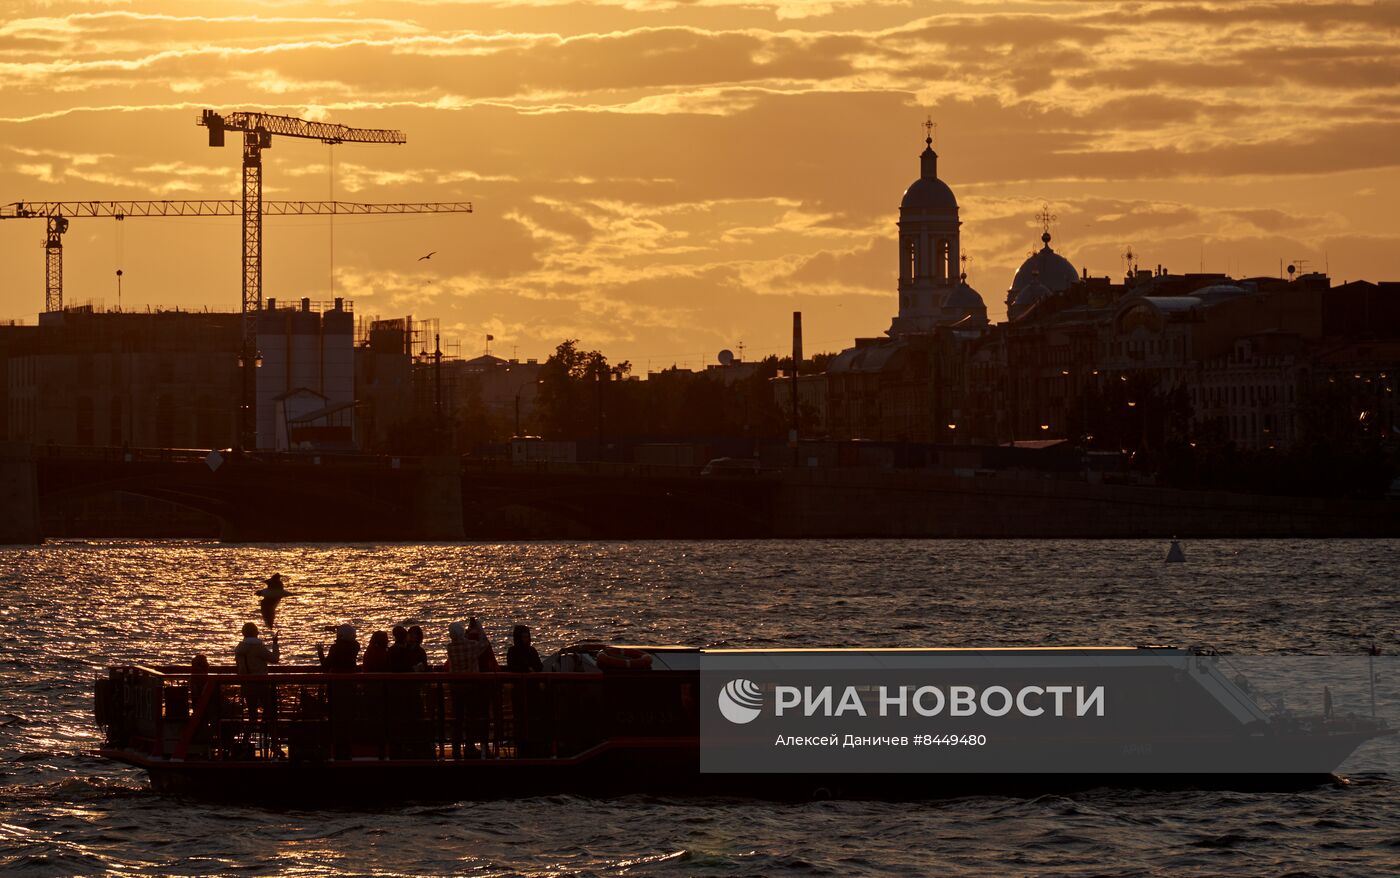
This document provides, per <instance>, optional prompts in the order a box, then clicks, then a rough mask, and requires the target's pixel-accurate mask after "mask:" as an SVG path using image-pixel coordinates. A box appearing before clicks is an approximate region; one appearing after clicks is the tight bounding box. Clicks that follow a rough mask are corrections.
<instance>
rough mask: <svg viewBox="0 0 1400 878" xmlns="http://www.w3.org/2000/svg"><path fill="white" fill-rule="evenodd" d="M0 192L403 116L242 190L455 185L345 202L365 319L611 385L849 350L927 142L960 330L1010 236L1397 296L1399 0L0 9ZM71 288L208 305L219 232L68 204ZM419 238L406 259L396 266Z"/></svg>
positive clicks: (887, 286) (297, 292) (136, 2)
mask: <svg viewBox="0 0 1400 878" xmlns="http://www.w3.org/2000/svg"><path fill="white" fill-rule="evenodd" d="M0 10H3V14H2V15H0V203H9V202H13V201H19V200H26V201H39V200H110V199H131V198H152V199H164V198H236V197H237V196H238V191H239V188H238V187H239V161H240V157H239V156H240V154H239V147H238V144H239V141H238V140H237V139H236V138H235V137H232V136H231V137H230V138H229V145H228V146H227V147H225V148H224V149H222V150H215V149H210V148H209V147H208V146H207V143H206V137H205V132H204V130H203V129H201V128H198V127H196V125H195V118H196V116H197V115H198V113H199V111H200V110H201V109H203V108H205V107H209V108H213V109H217V110H220V111H230V110H236V109H261V110H265V111H267V112H274V113H283V114H288V115H298V116H304V117H308V118H317V119H326V120H330V121H335V122H340V123H343V124H347V125H352V126H359V127H384V128H398V129H402V130H403V131H405V132H406V133H407V135H408V144H407V145H404V146H362V145H343V146H338V147H334V148H332V147H328V146H326V145H324V144H320V143H317V142H315V141H299V140H293V139H287V138H281V139H278V140H276V141H275V142H274V144H273V148H272V149H271V150H270V151H269V152H267V153H266V154H265V160H266V168H267V170H266V181H267V182H266V190H265V197H267V198H269V199H325V198H328V197H329V196H330V194H331V178H330V161H331V157H332V155H333V156H334V165H335V186H334V194H335V196H336V197H337V198H339V199H342V200H359V201H445V200H459V199H461V200H471V201H473V202H474V203H475V206H476V213H475V214H473V215H469V216H439V217H403V218H391V219H375V220H354V219H341V220H338V221H337V222H336V224H335V235H334V240H335V258H334V284H335V288H336V291H337V293H338V294H340V295H344V296H346V297H348V298H350V299H353V300H354V307H355V311H356V312H357V313H358V314H359V315H361V316H365V317H370V316H382V317H391V316H402V315H405V314H413V315H415V316H418V317H438V318H440V319H441V321H442V327H443V334H444V336H445V337H447V338H450V339H453V340H455V341H457V342H460V344H461V352H462V353H463V354H464V355H474V354H476V353H479V352H480V350H481V347H482V343H483V337H484V336H485V335H486V334H487V333H490V334H492V335H494V336H495V338H496V341H495V342H494V343H493V345H492V348H493V352H495V353H499V354H502V355H504V356H510V355H511V353H512V351H514V350H518V353H519V356H521V357H544V356H547V355H548V353H549V352H550V351H551V350H552V349H553V348H554V346H555V345H556V344H557V343H558V342H559V341H560V340H561V339H563V338H565V337H577V338H579V339H581V341H582V344H583V345H585V346H587V347H590V348H593V347H596V348H601V349H603V350H604V351H605V352H607V353H608V354H609V356H610V357H612V358H614V359H624V358H625V359H630V360H631V361H632V363H633V365H634V368H635V369H636V371H639V372H644V371H646V369H647V367H648V366H649V367H650V368H652V369H659V368H662V367H665V366H670V365H672V364H678V365H688V366H689V367H691V368H697V367H700V366H702V365H703V364H706V363H712V362H714V355H715V353H716V352H717V351H719V350H720V349H721V348H733V349H735V350H736V351H737V349H738V346H739V344H740V343H741V342H742V343H743V344H744V346H745V352H746V355H747V357H748V358H754V357H756V356H759V355H762V354H766V353H774V352H778V351H780V350H781V349H782V348H783V347H784V346H785V345H786V344H787V343H788V335H789V326H790V317H789V314H790V312H791V311H793V310H801V311H803V312H804V322H805V324H806V329H807V350H808V351H809V352H812V351H818V350H839V349H841V348H842V347H845V346H848V345H849V344H850V341H851V339H852V338H853V337H855V336H869V335H878V334H880V333H882V332H883V331H884V330H885V329H886V328H888V326H889V321H890V317H891V316H892V315H893V314H894V312H895V311H896V309H897V297H896V292H895V274H896V267H897V266H896V261H895V259H896V256H895V245H894V229H895V226H894V223H895V220H896V218H897V208H898V205H899V200H900V196H901V195H902V193H903V191H904V189H905V187H906V186H908V185H909V183H910V182H911V181H912V180H913V179H914V178H915V177H916V176H917V175H918V166H919V165H918V153H919V150H920V149H922V147H923V143H922V138H923V136H924V131H923V128H922V122H923V120H924V118H925V115H926V114H931V115H932V117H933V119H934V120H935V121H936V122H937V123H938V133H937V144H936V146H937V149H938V152H939V155H940V161H939V171H940V175H941V176H942V177H943V178H944V179H945V180H946V181H948V183H949V185H951V186H952V188H953V190H954V192H955V193H956V194H957V197H958V200H959V203H960V205H961V209H962V219H963V222H964V226H963V237H962V241H963V246H964V249H965V250H966V251H967V253H968V254H969V256H970V258H971V264H970V268H969V272H970V277H969V281H970V283H971V284H972V285H973V286H974V287H975V288H976V289H977V290H978V291H979V292H981V294H982V296H983V298H984V299H985V300H986V302H987V305H988V310H989V313H990V316H991V318H992V319H993V320H994V321H995V320H1002V319H1004V317H1005V306H1004V304H1003V300H1004V298H1005V294H1006V287H1007V285H1008V284H1009V283H1010V280H1011V277H1012V274H1013V273H1014V271H1015V268H1016V266H1017V265H1018V264H1019V262H1020V261H1021V260H1022V259H1023V258H1024V257H1025V256H1026V254H1027V253H1028V251H1029V250H1030V249H1031V248H1032V247H1033V246H1038V245H1039V242H1038V240H1037V238H1038V236H1039V234H1040V227H1039V225H1038V223H1037V222H1036V219H1035V214H1036V213H1037V211H1038V210H1039V208H1040V205H1041V203H1042V202H1048V203H1049V204H1050V206H1051V210H1052V212H1053V213H1054V214H1055V215H1056V216H1057V217H1058V219H1057V221H1056V223H1055V225H1054V229H1053V232H1054V235H1055V241H1054V244H1055V247H1056V249H1057V250H1059V251H1060V252H1062V253H1063V254H1065V255H1066V256H1067V257H1068V258H1069V259H1070V260H1071V261H1072V262H1073V263H1074V264H1075V265H1076V266H1083V267H1086V268H1088V270H1089V272H1090V273H1091V274H1095V275H1113V276H1115V277H1118V276H1121V274H1122V272H1123V259H1122V256H1121V254H1122V253H1123V252H1124V251H1125V250H1126V249H1128V248H1130V247H1131V249H1132V250H1133V251H1134V252H1135V253H1138V254H1140V255H1139V258H1140V261H1141V263H1142V264H1144V265H1151V266H1156V265H1157V264H1163V265H1165V266H1166V267H1167V268H1169V269H1171V270H1173V271H1195V270H1197V269H1198V267H1200V266H1202V265H1203V266H1204V268H1205V269H1206V270H1207V271H1229V272H1230V273H1232V274H1237V275H1238V274H1270V275H1274V274H1277V273H1278V271H1279V262H1280V260H1281V259H1282V260H1284V261H1285V262H1288V261H1294V260H1297V259H1304V260H1308V262H1307V268H1308V269H1310V270H1311V269H1314V268H1316V269H1318V270H1321V269H1323V268H1324V266H1327V267H1329V268H1330V271H1331V274H1332V275H1333V276H1334V277H1335V278H1336V279H1337V280H1338V281H1341V280H1347V279H1358V278H1365V279H1370V280H1400V214H1398V213H1397V204H1398V203H1400V168H1398V167H1397V166H1400V3H1395V2H1381V3H1375V4H1372V3H1316V4H1309V3H1256V2H1247V0H1242V2H1223V3H1172V2H1163V3H1131V2H1125V3H1087V2H1014V0H1013V2H983V0H964V2H939V3H934V2H880V0H875V2H859V0H827V2H821V0H816V2H805V0H696V2H678V0H615V2H600V0H590V2H567V0H533V2H518V3H511V2H505V0H500V2H473V0H458V2H427V0H418V2H415V0H400V2H393V0H379V2H354V0H340V2H322V3H303V2H291V0H287V2H280V0H263V2H191V0H182V2H161V0H155V2H141V0H133V2H121V0H108V2H102V0H92V2H58V0H53V2H15V0H0ZM43 231H44V230H43V224H42V222H38V221H33V220H10V221H4V222H0V260H3V265H4V267H5V270H4V273H3V275H0V318H4V319H23V320H25V321H26V322H30V323H32V322H34V321H35V319H36V318H35V315H36V313H37V312H38V311H39V310H41V309H42V307H43V289H44V274H43V266H44V260H43V251H42V248H41V245H42V240H43ZM65 244H66V249H65V256H66V260H65V263H66V284H65V292H66V296H67V299H68V301H69V302H74V303H82V302H86V301H93V302H100V303H103V304H105V305H107V306H114V305H116V303H117V297H116V286H115V276H114V272H115V269H117V268H118V267H120V268H122V269H123V270H124V272H125V277H124V289H123V297H122V304H123V305H124V306H125V307H127V308H138V307H139V308H145V307H147V306H165V307H174V306H179V307H182V308H196V307H210V308H218V309H230V310H236V309H237V307H238V302H239V254H240V233H239V228H238V221H237V220H236V219H235V218H224V219H174V220H172V219H133V220H128V221H126V222H124V223H121V224H120V225H119V224H118V223H116V222H115V221H113V220H105V219H104V220H97V219H88V220H74V221H73V227H72V230H71V231H70V232H69V233H68V235H67V236H66V238H65ZM265 247H266V263H265V275H264V290H265V294H266V295H269V296H277V297H279V298H286V299H290V298H299V297H301V296H310V297H311V298H313V299H318V300H319V299H325V298H328V297H329V296H330V295H331V292H330V290H331V271H332V269H331V254H330V250H331V245H330V234H329V229H328V224H327V220H326V219H324V218H295V219H270V220H268V222H267V231H266V244H265ZM430 250H436V251H437V255H436V256H435V257H434V258H433V259H432V260H431V261H428V262H420V261H418V257H419V256H420V255H422V254H424V253H427V252H428V251H430Z"/></svg>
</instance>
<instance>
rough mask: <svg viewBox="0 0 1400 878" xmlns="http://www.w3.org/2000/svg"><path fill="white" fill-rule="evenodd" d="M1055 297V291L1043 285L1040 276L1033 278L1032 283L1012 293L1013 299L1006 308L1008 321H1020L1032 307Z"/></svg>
mask: <svg viewBox="0 0 1400 878" xmlns="http://www.w3.org/2000/svg"><path fill="white" fill-rule="evenodd" d="M1053 295H1055V291H1054V290H1052V289H1050V288H1049V287H1047V286H1046V285H1045V284H1043V283H1041V282H1040V277H1039V275H1034V276H1032V277H1031V281H1030V283H1028V284H1026V285H1025V286H1023V287H1021V288H1020V289H1019V290H1015V291H1013V292H1012V298H1011V300H1010V301H1009V302H1008V303H1007V307H1006V316H1007V319H1009V320H1017V319H1019V318H1020V317H1021V315H1022V314H1025V313H1026V312H1027V311H1029V310H1030V309H1031V306H1033V305H1035V304H1036V303H1038V302H1043V301H1045V300H1046V299H1048V298H1050V297H1051V296H1053Z"/></svg>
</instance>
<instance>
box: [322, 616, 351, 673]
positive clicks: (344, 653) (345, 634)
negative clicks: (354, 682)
mask: <svg viewBox="0 0 1400 878" xmlns="http://www.w3.org/2000/svg"><path fill="white" fill-rule="evenodd" d="M316 657H317V658H319V659H320V660H321V667H323V668H325V669H326V670H328V671H330V672H331V673H334V674H348V673H352V672H353V671H355V670H356V669H357V668H356V666H355V662H356V660H357V659H358V658H359V657H360V641H358V640H356V639H355V626H354V625H350V624H348V623H347V624H345V625H341V626H340V627H339V628H337V629H335V642H334V643H332V644H331V648H330V653H329V654H327V652H326V648H325V647H323V646H322V645H321V644H319V643H318V644H316Z"/></svg>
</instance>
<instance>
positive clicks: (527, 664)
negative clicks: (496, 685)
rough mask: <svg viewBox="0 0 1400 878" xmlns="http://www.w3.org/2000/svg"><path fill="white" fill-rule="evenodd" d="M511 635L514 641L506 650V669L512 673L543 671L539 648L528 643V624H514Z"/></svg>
mask: <svg viewBox="0 0 1400 878" xmlns="http://www.w3.org/2000/svg"><path fill="white" fill-rule="evenodd" d="M512 637H513V638H514V640H515V642H514V643H512V644H511V647H510V649H509V650H507V651H506V670H507V671H509V672H510V673H512V674H524V673H527V672H529V671H543V670H544V663H543V662H541V661H540V653H539V650H537V649H535V648H534V647H533V646H532V645H530V626H529V625H516V626H515V630H514V631H513V632H512Z"/></svg>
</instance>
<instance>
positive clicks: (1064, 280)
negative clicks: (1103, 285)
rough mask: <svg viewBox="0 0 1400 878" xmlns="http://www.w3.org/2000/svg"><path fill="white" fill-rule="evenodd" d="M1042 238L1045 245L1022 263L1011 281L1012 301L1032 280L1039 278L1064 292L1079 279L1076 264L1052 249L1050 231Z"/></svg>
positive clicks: (1053, 290) (1054, 290) (1047, 285)
mask: <svg viewBox="0 0 1400 878" xmlns="http://www.w3.org/2000/svg"><path fill="white" fill-rule="evenodd" d="M1040 240H1041V242H1042V243H1043V244H1044V246H1043V247H1041V248H1040V250H1038V251H1036V252H1035V253H1032V254H1031V255H1030V257H1029V258H1027V259H1026V261H1025V262H1023V263H1021V267H1020V268H1019V269H1017V271H1016V277H1015V278H1014V279H1012V281H1011V296H1010V297H1009V299H1010V301H1015V300H1016V293H1017V291H1018V290H1020V289H1021V288H1022V287H1024V286H1026V285H1027V284H1029V283H1031V281H1032V280H1036V279H1038V280H1039V281H1040V283H1042V284H1044V285H1045V286H1046V287H1048V288H1049V289H1050V291H1051V292H1054V293H1063V292H1064V291H1065V290H1067V289H1069V288H1070V287H1072V286H1074V284H1075V282H1076V281H1078V280H1079V272H1078V271H1075V269H1074V264H1073V263H1072V262H1070V261H1069V260H1068V259H1066V258H1064V257H1063V256H1061V255H1060V254H1058V253H1056V252H1055V251H1054V250H1052V249H1050V233H1049V232H1046V233H1045V234H1043V235H1041V236H1040Z"/></svg>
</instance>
